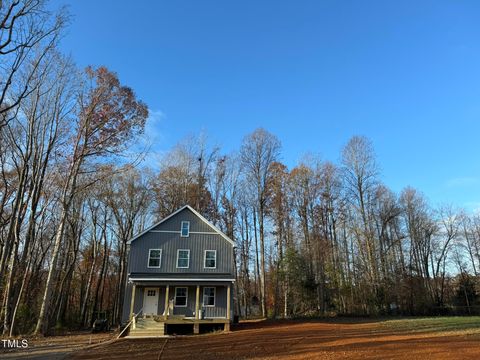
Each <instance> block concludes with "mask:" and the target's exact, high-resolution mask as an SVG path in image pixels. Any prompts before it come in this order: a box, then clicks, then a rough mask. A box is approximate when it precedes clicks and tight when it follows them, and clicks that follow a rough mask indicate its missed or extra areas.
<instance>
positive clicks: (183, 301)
mask: <svg viewBox="0 0 480 360" xmlns="http://www.w3.org/2000/svg"><path fill="white" fill-rule="evenodd" d="M187 299H188V288H187V287H176V288H175V306H176V307H187Z"/></svg>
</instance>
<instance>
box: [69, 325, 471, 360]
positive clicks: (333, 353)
mask: <svg viewBox="0 0 480 360" xmlns="http://www.w3.org/2000/svg"><path fill="white" fill-rule="evenodd" d="M479 340H480V335H479V334H473V335H472V334H470V335H468V334H465V333H462V332H459V333H442V332H433V333H413V332H407V331H403V332H402V331H399V330H391V329H386V328H385V327H382V326H379V325H378V324H377V323H375V322H362V321H354V322H353V321H350V322H348V321H345V322H338V321H335V322H331V321H309V322H299V321H298V322H297V321H285V322H258V323H243V324H241V325H239V326H237V327H236V328H235V329H234V331H232V332H230V333H228V334H222V333H216V334H206V335H197V336H177V337H170V338H158V339H120V340H118V341H115V342H113V343H110V344H106V345H104V346H97V347H95V348H90V349H86V350H80V351H77V352H74V353H70V355H69V357H68V359H70V360H82V359H141V358H145V359H147V358H148V359H162V360H180V359H182V360H183V359H197V360H203V359H208V360H211V359H262V360H266V359H288V360H296V359H408V360H415V359H422V360H423V359H440V360H443V359H444V360H447V359H448V360H451V359H480V341H479Z"/></svg>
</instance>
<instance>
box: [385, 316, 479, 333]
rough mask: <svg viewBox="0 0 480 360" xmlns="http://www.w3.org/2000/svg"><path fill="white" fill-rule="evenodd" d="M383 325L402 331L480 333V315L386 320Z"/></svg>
mask: <svg viewBox="0 0 480 360" xmlns="http://www.w3.org/2000/svg"><path fill="white" fill-rule="evenodd" d="M381 326H382V327H384V328H387V329H390V330H394V331H402V332H450V331H452V332H466V333H480V316H438V317H426V318H407V319H399V320H397V319H395V320H386V321H382V322H381Z"/></svg>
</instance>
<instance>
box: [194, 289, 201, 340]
mask: <svg viewBox="0 0 480 360" xmlns="http://www.w3.org/2000/svg"><path fill="white" fill-rule="evenodd" d="M199 310H200V285H197V293H196V295H195V320H196V321H195V323H194V324H193V333H194V334H200V323H199V322H198V320H199V319H200V314H199Z"/></svg>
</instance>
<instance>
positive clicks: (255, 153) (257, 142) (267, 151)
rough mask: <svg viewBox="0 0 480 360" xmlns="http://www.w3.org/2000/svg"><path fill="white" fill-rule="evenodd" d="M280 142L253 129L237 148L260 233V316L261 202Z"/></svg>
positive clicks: (263, 290)
mask: <svg viewBox="0 0 480 360" xmlns="http://www.w3.org/2000/svg"><path fill="white" fill-rule="evenodd" d="M280 148H281V145H280V141H279V140H278V139H277V137H275V136H274V135H272V134H270V133H269V132H267V131H266V130H264V129H261V128H260V129H257V130H255V131H254V132H253V133H251V134H249V135H247V136H246V137H245V138H244V139H243V142H242V147H241V150H240V153H241V157H242V163H243V166H244V169H245V171H246V173H247V177H248V179H249V180H250V181H251V182H252V187H253V188H254V191H255V196H256V203H257V211H258V223H259V236H260V292H261V306H262V315H263V316H266V314H267V312H266V298H265V296H266V281H265V212H266V209H265V205H266V203H267V199H268V196H269V195H268V192H267V190H268V183H269V180H270V176H271V174H272V167H271V166H272V164H273V163H274V162H275V161H277V160H278V157H279V156H280Z"/></svg>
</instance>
